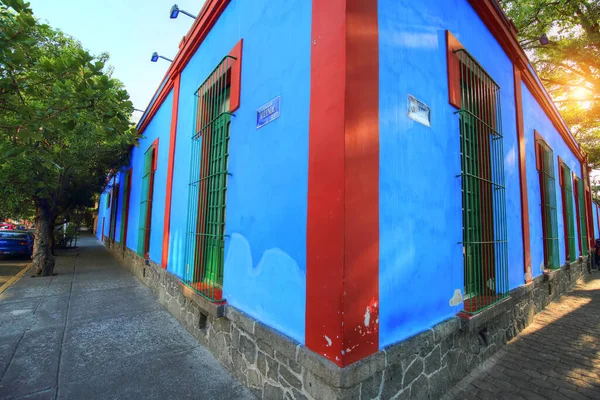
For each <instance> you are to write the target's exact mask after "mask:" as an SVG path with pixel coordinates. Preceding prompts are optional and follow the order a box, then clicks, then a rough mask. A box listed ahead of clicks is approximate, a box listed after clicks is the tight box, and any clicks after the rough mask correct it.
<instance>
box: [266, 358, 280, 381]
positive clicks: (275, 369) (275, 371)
mask: <svg viewBox="0 0 600 400" xmlns="http://www.w3.org/2000/svg"><path fill="white" fill-rule="evenodd" d="M265 360H266V362H267V378H269V379H270V380H272V381H273V382H278V381H279V363H278V362H277V361H275V359H273V358H271V357H269V356H265Z"/></svg>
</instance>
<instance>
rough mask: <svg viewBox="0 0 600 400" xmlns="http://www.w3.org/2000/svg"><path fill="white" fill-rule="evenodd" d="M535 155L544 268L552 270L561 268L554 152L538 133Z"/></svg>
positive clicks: (536, 135) (536, 134)
mask: <svg viewBox="0 0 600 400" xmlns="http://www.w3.org/2000/svg"><path fill="white" fill-rule="evenodd" d="M535 154H536V166H537V170H538V171H539V178H540V199H541V204H540V208H541V212H542V240H543V243H544V266H545V267H546V268H550V269H553V268H559V267H560V261H559V257H558V222H557V220H558V216H557V211H556V181H555V179H554V152H553V151H552V149H551V148H550V146H548V144H547V143H546V142H545V141H544V139H543V138H542V137H541V136H540V135H539V134H538V133H537V132H536V133H535Z"/></svg>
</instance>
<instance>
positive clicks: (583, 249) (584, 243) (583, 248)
mask: <svg viewBox="0 0 600 400" xmlns="http://www.w3.org/2000/svg"><path fill="white" fill-rule="evenodd" d="M577 195H578V197H579V224H580V225H581V253H582V255H584V256H585V255H587V254H588V234H587V223H586V219H585V190H584V188H583V179H579V180H578V181H577Z"/></svg>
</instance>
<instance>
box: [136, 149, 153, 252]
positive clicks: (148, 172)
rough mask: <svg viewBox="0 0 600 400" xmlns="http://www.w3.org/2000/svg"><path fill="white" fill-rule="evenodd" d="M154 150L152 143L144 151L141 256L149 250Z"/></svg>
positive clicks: (140, 235) (140, 230)
mask: <svg viewBox="0 0 600 400" xmlns="http://www.w3.org/2000/svg"><path fill="white" fill-rule="evenodd" d="M156 150H157V149H156V144H152V145H151V146H150V147H149V148H148V150H146V152H145V153H144V171H143V175H142V193H141V201H140V222H139V233H138V245H137V253H138V255H140V256H142V257H148V253H149V251H150V228H151V226H152V197H153V194H154V172H155V170H156Z"/></svg>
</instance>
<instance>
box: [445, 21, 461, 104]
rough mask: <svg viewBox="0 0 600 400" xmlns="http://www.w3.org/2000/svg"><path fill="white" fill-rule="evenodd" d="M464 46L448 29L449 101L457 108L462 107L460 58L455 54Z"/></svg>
mask: <svg viewBox="0 0 600 400" xmlns="http://www.w3.org/2000/svg"><path fill="white" fill-rule="evenodd" d="M463 48H464V46H463V45H462V44H461V43H460V42H459V41H458V39H457V38H456V37H455V36H454V35H453V34H452V33H451V32H450V31H446V61H447V63H448V101H449V102H450V104H451V105H452V106H454V107H456V108H459V109H460V108H461V105H462V101H461V92H460V60H459V59H458V57H457V56H456V54H454V52H455V51H456V50H460V49H463Z"/></svg>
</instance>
